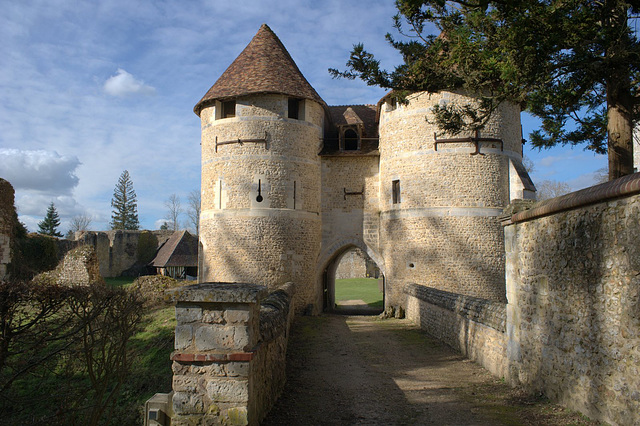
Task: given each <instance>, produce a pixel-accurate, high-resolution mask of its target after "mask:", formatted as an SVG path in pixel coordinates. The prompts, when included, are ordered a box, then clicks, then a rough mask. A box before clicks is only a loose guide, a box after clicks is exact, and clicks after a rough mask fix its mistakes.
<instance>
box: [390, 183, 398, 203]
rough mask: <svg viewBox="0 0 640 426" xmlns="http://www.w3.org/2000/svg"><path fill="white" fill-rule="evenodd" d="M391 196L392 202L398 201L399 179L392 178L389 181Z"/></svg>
mask: <svg viewBox="0 0 640 426" xmlns="http://www.w3.org/2000/svg"><path fill="white" fill-rule="evenodd" d="M391 198H392V202H393V204H399V203H400V181H399V180H394V181H393V182H391Z"/></svg>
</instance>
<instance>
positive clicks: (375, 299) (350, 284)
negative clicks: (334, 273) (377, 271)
mask: <svg viewBox="0 0 640 426" xmlns="http://www.w3.org/2000/svg"><path fill="white" fill-rule="evenodd" d="M335 295H336V303H338V302H340V301H342V300H363V301H364V302H365V303H366V304H367V305H369V306H371V307H375V308H381V309H382V308H383V301H382V299H383V294H382V292H381V291H380V289H379V287H378V279H377V278H347V279H342V280H336V288H335Z"/></svg>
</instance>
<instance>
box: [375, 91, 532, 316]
mask: <svg viewBox="0 0 640 426" xmlns="http://www.w3.org/2000/svg"><path fill="white" fill-rule="evenodd" d="M474 102H475V101H474V99H473V98H470V97H467V96H462V95H460V94H455V93H449V92H440V93H417V94H414V95H412V96H410V98H409V99H408V103H407V104H398V103H396V102H395V100H394V99H393V94H390V95H388V96H387V97H386V98H385V99H383V100H382V101H381V103H380V104H379V108H380V123H379V130H380V146H379V150H380V188H381V190H380V251H381V253H382V256H383V258H384V263H385V266H386V270H385V275H386V278H387V282H388V283H389V288H388V294H387V297H388V303H389V304H391V305H402V304H403V300H404V298H403V294H402V287H403V285H404V284H406V283H417V284H421V285H426V286H428V287H432V288H437V289H440V290H445V291H449V292H454V293H458V294H464V295H470V296H475V297H480V298H484V299H489V300H495V301H501V302H504V301H506V295H505V285H504V242H503V233H502V227H501V225H500V224H499V222H498V221H497V217H498V216H500V215H501V214H502V210H503V208H504V207H506V206H507V205H508V204H509V202H510V200H511V199H514V198H532V197H533V196H534V195H533V194H534V192H533V191H535V188H534V187H533V184H532V183H531V181H530V179H529V177H528V175H527V173H526V171H525V170H524V167H523V166H522V136H521V129H520V110H519V107H518V106H516V105H509V104H506V103H504V104H502V105H501V106H500V108H499V109H498V110H497V111H496V112H495V113H494V114H493V117H492V118H491V120H490V121H489V123H488V124H487V125H486V126H485V128H484V129H483V130H482V131H481V132H478V133H474V134H462V135H456V136H451V135H446V134H442V133H441V132H440V131H439V130H438V129H437V128H436V127H435V126H434V125H433V124H430V121H433V120H432V118H433V116H431V115H430V114H431V108H432V107H433V106H434V105H438V104H440V105H443V104H454V105H455V104H459V105H468V104H473V103H474ZM425 117H426V119H425Z"/></svg>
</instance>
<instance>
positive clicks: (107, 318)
mask: <svg viewBox="0 0 640 426" xmlns="http://www.w3.org/2000/svg"><path fill="white" fill-rule="evenodd" d="M0 321H1V322H0V324H1V325H2V328H1V330H0V331H1V333H2V334H1V335H0V336H1V340H0V423H2V422H4V421H8V422H9V423H12V424H18V423H20V424H23V423H40V422H41V423H48V424H50V423H59V424H92V425H93V424H98V423H99V421H100V419H101V418H102V417H103V414H104V413H105V412H106V410H108V409H110V408H113V405H114V403H115V402H116V397H117V395H118V391H119V389H120V388H121V386H122V383H123V382H124V381H125V378H126V377H127V376H128V373H129V371H130V367H131V364H132V358H131V356H130V351H131V349H130V347H129V344H128V342H129V340H130V339H131V338H132V336H133V335H134V333H135V331H136V329H137V327H138V324H139V323H140V321H141V300H140V298H139V296H138V295H137V294H136V293H130V292H126V291H124V290H123V289H114V288H108V287H105V286H104V285H102V284H92V285H90V286H84V287H82V286H75V287H62V286H59V285H56V284H43V283H40V284H35V283H33V282H31V283H27V282H10V283H9V282H6V283H1V284H0Z"/></svg>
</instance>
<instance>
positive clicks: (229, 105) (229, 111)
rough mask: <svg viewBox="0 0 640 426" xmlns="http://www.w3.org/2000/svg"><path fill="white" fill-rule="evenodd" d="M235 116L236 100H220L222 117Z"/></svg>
mask: <svg viewBox="0 0 640 426" xmlns="http://www.w3.org/2000/svg"><path fill="white" fill-rule="evenodd" d="M235 116H236V101H235V100H233V101H225V102H222V118H231V117H235Z"/></svg>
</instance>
